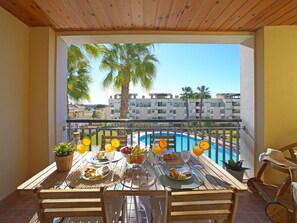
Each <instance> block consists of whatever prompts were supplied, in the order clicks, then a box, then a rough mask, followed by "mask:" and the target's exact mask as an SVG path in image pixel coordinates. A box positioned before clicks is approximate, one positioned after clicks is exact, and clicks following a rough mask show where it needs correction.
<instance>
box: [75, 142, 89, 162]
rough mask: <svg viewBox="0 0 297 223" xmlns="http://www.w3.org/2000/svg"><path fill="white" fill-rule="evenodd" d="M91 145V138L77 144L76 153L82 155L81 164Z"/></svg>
mask: <svg viewBox="0 0 297 223" xmlns="http://www.w3.org/2000/svg"><path fill="white" fill-rule="evenodd" d="M90 145H91V139H90V138H89V137H84V138H83V139H82V140H81V143H79V144H77V146H76V151H77V152H78V153H79V154H80V155H81V163H83V155H84V154H85V153H86V152H87V151H88V149H89V146H90Z"/></svg>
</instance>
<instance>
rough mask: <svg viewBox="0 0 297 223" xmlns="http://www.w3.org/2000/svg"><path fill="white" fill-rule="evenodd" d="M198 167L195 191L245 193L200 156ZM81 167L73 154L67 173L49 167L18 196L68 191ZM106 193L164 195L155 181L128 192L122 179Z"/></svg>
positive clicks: (157, 170) (122, 165)
mask: <svg viewBox="0 0 297 223" xmlns="http://www.w3.org/2000/svg"><path fill="white" fill-rule="evenodd" d="M85 156H86V155H85ZM197 160H198V159H197V157H196V156H195V155H194V154H193V153H191V159H190V162H189V163H188V165H189V166H190V167H192V166H193V165H194V164H197ZM199 163H201V164H202V165H203V166H204V168H203V169H199V170H197V171H198V172H199V173H200V174H201V175H202V176H203V178H204V184H203V185H201V186H199V188H196V190H209V189H224V188H229V187H230V186H233V187H236V188H237V189H238V191H239V192H240V191H246V190H247V187H246V186H245V185H244V184H242V183H241V182H239V181H238V180H237V179H235V178H234V177H233V176H232V175H230V174H229V173H228V172H227V171H225V170H224V169H223V168H222V167H220V166H219V165H218V164H216V163H215V162H214V161H212V160H211V159H210V158H208V157H207V156H205V155H204V154H203V155H202V156H200V158H199ZM86 164H87V162H86V161H85V162H84V163H83V165H86ZM116 166H117V167H118V168H120V169H125V168H126V167H127V164H126V162H125V159H121V160H120V161H118V162H117V163H116ZM147 166H148V167H149V166H150V165H149V164H148V165H147ZM81 167H82V165H81V159H80V156H79V154H77V153H75V156H74V161H73V166H72V169H71V170H70V171H69V172H68V171H66V172H57V171H56V164H55V163H52V164H51V165H49V166H48V167H46V168H45V169H43V170H41V171H40V172H39V173H37V174H35V175H34V176H33V177H31V178H30V179H28V180H27V181H26V182H24V183H23V184H21V185H20V186H19V187H18V188H17V189H18V190H19V191H20V192H22V193H32V191H33V189H34V188H35V187H37V186H39V185H42V186H43V188H59V189H67V188H69V186H68V184H67V183H66V178H67V176H68V174H70V173H71V172H73V171H78V170H79V169H80V168H81ZM152 169H153V173H154V174H155V175H156V179H157V177H158V175H160V174H162V173H163V170H162V169H160V168H158V167H157V168H156V167H154V168H152ZM107 191H112V192H113V193H114V194H119V195H142V196H145V195H148V196H152V195H155V196H159V195H163V194H164V191H165V188H164V186H163V185H162V184H160V182H159V181H158V180H156V181H155V183H154V184H152V185H151V186H149V187H139V188H131V187H130V186H129V185H128V186H127V184H126V183H125V179H123V181H122V182H119V183H117V184H115V185H113V186H111V187H108V188H107Z"/></svg>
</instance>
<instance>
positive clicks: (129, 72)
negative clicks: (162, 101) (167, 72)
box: [100, 43, 159, 119]
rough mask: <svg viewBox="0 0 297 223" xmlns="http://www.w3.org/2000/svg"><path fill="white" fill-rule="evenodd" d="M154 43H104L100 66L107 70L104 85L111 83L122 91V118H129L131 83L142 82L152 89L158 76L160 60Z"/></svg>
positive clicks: (145, 86) (147, 88)
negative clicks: (154, 52) (155, 52)
mask: <svg viewBox="0 0 297 223" xmlns="http://www.w3.org/2000/svg"><path fill="white" fill-rule="evenodd" d="M153 47H154V45H153V44H148V43H144V44H139V43H126V44H118V43H116V44H109V45H102V47H101V53H102V60H101V65H100V68H101V69H102V70H104V71H107V72H108V73H107V75H106V77H105V79H104V80H103V87H105V88H107V87H109V86H111V85H113V86H114V88H115V89H118V90H120V91H121V105H120V119H125V118H127V114H128V101H129V87H130V83H132V84H134V85H136V84H138V83H140V84H141V86H142V87H143V88H145V89H146V90H150V89H151V87H152V84H153V79H154V78H155V77H156V64H157V63H158V62H159V61H158V60H157V58H156V57H155V55H154V54H152V53H151V50H153Z"/></svg>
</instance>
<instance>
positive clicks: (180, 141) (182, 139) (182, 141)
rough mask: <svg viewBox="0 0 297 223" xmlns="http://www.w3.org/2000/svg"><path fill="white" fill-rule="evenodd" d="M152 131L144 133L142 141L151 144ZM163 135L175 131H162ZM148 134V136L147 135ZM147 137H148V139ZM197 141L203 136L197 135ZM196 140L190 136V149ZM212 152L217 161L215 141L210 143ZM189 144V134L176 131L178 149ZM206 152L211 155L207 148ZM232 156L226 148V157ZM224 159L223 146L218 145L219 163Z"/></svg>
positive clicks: (214, 159) (213, 158)
mask: <svg viewBox="0 0 297 223" xmlns="http://www.w3.org/2000/svg"><path fill="white" fill-rule="evenodd" d="M151 135H152V134H151V133H148V134H147V135H142V136H140V138H139V139H140V141H141V142H143V143H145V142H147V143H148V144H149V142H150V138H151ZM154 135H160V133H154ZM162 135H164V136H165V135H174V133H169V134H167V133H162ZM146 136H147V137H146ZM146 138H147V139H146ZM197 141H198V142H200V141H201V138H199V137H197ZM194 142H195V138H194V137H193V136H189V143H190V150H191V148H192V146H193V145H194ZM210 144H211V145H210V150H211V152H210V154H211V157H210V158H211V159H212V160H213V161H215V162H216V144H215V143H214V142H211V143H210ZM187 146H188V136H187V135H183V134H181V133H176V151H177V152H180V151H181V150H182V149H184V150H185V149H187ZM204 154H205V155H207V156H209V151H208V150H206V151H204ZM229 157H230V152H229V150H227V149H225V159H226V160H229ZM232 158H233V160H236V154H234V153H233V154H232ZM222 160H223V148H222V147H221V146H218V161H219V165H220V166H222Z"/></svg>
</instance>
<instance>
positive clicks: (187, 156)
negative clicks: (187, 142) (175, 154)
mask: <svg viewBox="0 0 297 223" xmlns="http://www.w3.org/2000/svg"><path fill="white" fill-rule="evenodd" d="M181 158H182V160H183V161H184V166H186V163H187V162H188V161H189V160H190V158H191V154H190V152H189V151H188V150H183V151H181Z"/></svg>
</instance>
